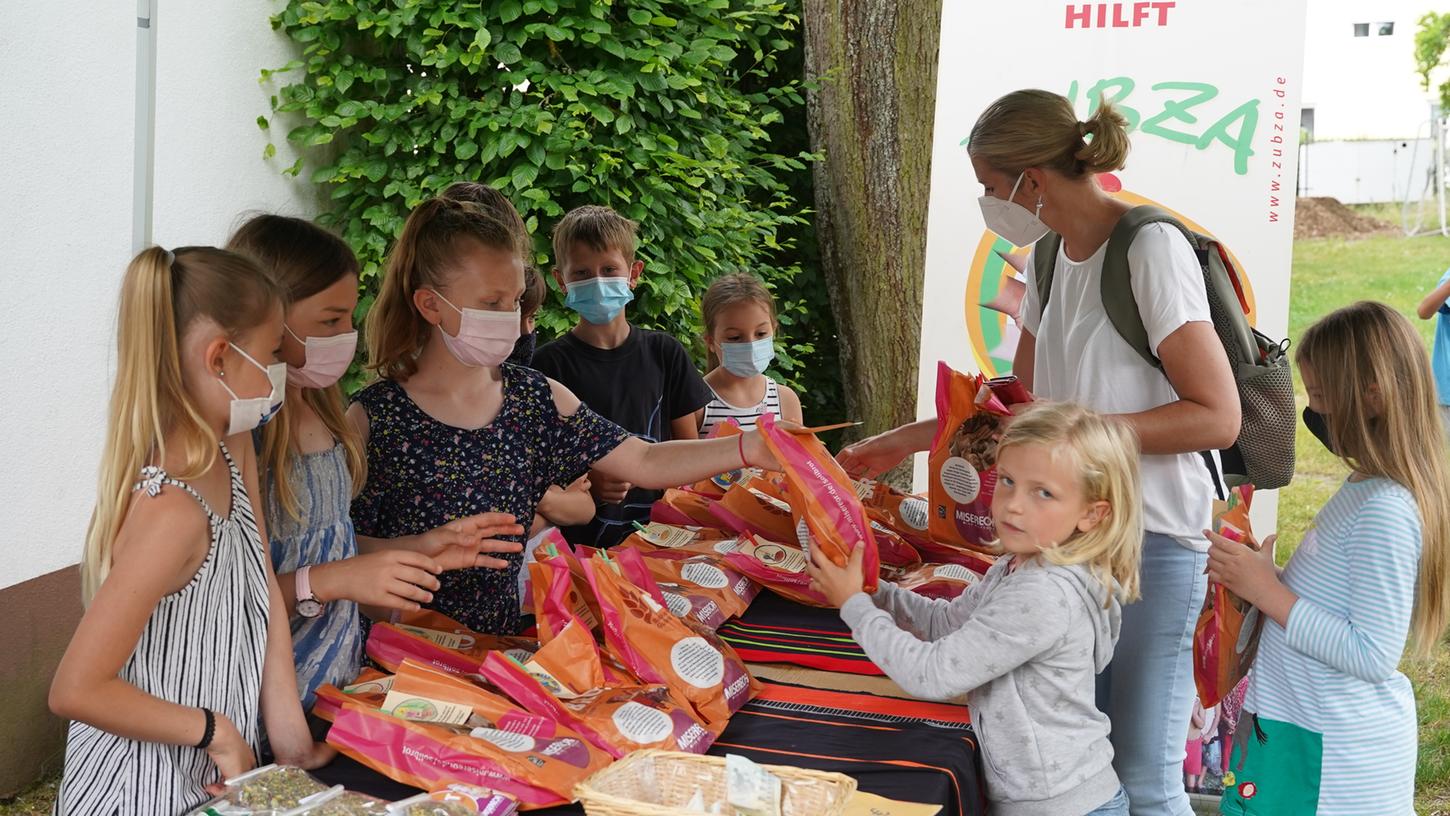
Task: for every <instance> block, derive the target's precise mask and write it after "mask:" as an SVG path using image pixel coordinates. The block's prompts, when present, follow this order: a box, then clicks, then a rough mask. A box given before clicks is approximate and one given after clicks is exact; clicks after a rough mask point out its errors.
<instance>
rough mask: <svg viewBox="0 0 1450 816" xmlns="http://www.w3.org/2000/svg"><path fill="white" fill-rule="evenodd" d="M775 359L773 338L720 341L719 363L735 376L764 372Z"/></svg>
mask: <svg viewBox="0 0 1450 816" xmlns="http://www.w3.org/2000/svg"><path fill="white" fill-rule="evenodd" d="M774 359H775V338H774V337H762V338H760V339H759V340H756V341H755V342H753V343H721V344H720V364H721V365H723V366H725V370H726V371H728V372H730V373H731V374H734V375H735V376H737V377H741V378H746V377H754V376H755V375H757V374H764V373H765V369H767V368H769V367H770V362H771V361H772V360H774Z"/></svg>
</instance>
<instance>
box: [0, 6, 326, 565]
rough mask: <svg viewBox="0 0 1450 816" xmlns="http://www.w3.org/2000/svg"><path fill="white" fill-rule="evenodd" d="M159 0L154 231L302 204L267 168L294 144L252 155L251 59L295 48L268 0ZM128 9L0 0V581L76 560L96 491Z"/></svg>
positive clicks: (223, 226)
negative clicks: (0, 303)
mask: <svg viewBox="0 0 1450 816" xmlns="http://www.w3.org/2000/svg"><path fill="white" fill-rule="evenodd" d="M157 5H158V9H157V12H156V32H157V42H158V54H157V66H156V70H157V76H158V83H157V93H156V107H157V116H156V119H157V137H156V180H155V207H154V225H155V233H154V235H155V240H156V241H157V242H158V243H161V244H162V245H178V244H194V243H219V242H221V241H223V240H225V238H226V234H227V231H228V229H229V228H230V227H231V226H232V225H233V224H234V223H235V222H236V220H237V216H238V214H239V213H241V212H242V211H244V210H248V209H271V210H276V211H281V212H287V213H291V214H299V215H303V214H310V213H311V212H312V211H313V209H314V206H313V204H314V202H313V199H312V198H311V192H310V190H309V189H307V187H306V185H305V183H304V184H303V185H302V186H300V187H299V186H298V185H297V184H296V183H295V182H292V181H291V180H290V179H286V178H284V177H282V176H281V175H280V174H279V173H278V170H279V169H280V168H281V167H286V166H288V165H290V164H291V162H292V158H293V156H292V154H291V151H290V150H289V149H288V148H287V147H286V146H285V145H279V153H278V156H277V158H276V159H274V160H273V161H272V162H271V163H270V165H269V163H264V162H263V161H262V158H261V156H262V148H263V146H264V145H265V143H266V138H265V136H264V135H263V134H262V132H261V131H260V130H259V129H258V128H257V125H256V118H257V116H258V115H259V114H264V113H266V112H267V97H268V96H269V95H270V90H268V89H264V88H262V87H261V86H259V85H258V84H257V76H258V69H260V68H262V67H266V66H279V65H281V64H283V63H285V62H287V60H289V59H290V58H291V54H290V52H289V49H288V46H287V43H286V41H285V39H284V38H282V37H281V36H280V35H278V34H276V33H275V32H273V31H272V29H271V26H270V25H269V24H268V15H269V14H271V13H273V11H274V10H275V9H276V7H277V4H276V3H274V2H271V0H229V2H225V3H196V2H186V0H157ZM135 11H136V7H135V4H134V3H130V2H115V0H55V2H52V3H47V4H44V6H43V8H42V7H41V6H35V5H33V4H32V5H24V4H16V3H6V4H0V70H3V76H4V77H5V81H4V82H0V110H3V111H4V112H5V114H4V118H3V125H4V126H3V127H0V178H4V180H5V188H6V189H5V195H4V196H0V286H3V289H0V292H3V297H4V298H5V300H6V307H7V308H6V316H5V319H4V320H0V587H6V586H10V585H13V584H17V583H20V582H22V581H26V580H29V579H30V578H34V577H36V576H39V575H43V574H46V573H48V572H52V571H54V570H56V569H60V568H62V567H65V566H67V565H69V564H73V563H75V562H76V561H77V560H78V559H79V556H80V550H81V543H82V539H83V537H84V534H85V527H86V522H87V520H88V518H89V516H90V509H91V505H92V502H93V501H94V498H95V473H96V463H97V461H98V458H99V455H100V447H101V440H102V433H103V425H104V422H105V406H106V400H107V398H108V396H109V392H110V386H111V382H110V377H111V369H112V367H113V358H114V342H115V306H116V295H117V291H118V288H117V287H118V285H119V282H120V279H121V274H122V272H123V270H124V269H125V266H126V263H127V261H128V260H129V259H130V256H131V224H132V206H131V196H132V147H133V134H134V121H133V118H134V117H133V106H134V104H135V95H134V82H135V42H136V15H135ZM285 132H286V131H285V129H284V130H282V133H283V134H285ZM304 178H305V175H304Z"/></svg>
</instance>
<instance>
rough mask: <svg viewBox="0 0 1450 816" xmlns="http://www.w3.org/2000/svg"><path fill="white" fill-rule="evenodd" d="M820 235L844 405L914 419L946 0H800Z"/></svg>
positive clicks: (882, 418) (869, 429) (863, 416)
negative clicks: (811, 84) (818, 156)
mask: <svg viewBox="0 0 1450 816" xmlns="http://www.w3.org/2000/svg"><path fill="white" fill-rule="evenodd" d="M802 16H803V19H804V25H805V59H806V76H807V77H808V78H809V79H811V80H814V81H815V82H817V83H819V87H818V88H817V89H815V90H813V91H811V92H810V94H809V96H808V98H807V113H808V122H809V126H810V132H811V146H812V149H813V150H816V151H820V152H823V153H824V154H825V161H823V162H820V163H818V164H816V166H815V188H816V234H817V236H818V240H819V242H820V249H821V268H822V270H823V271H824V273H825V276H826V281H827V285H828V288H829V291H830V296H831V307H832V310H833V311H834V312H835V315H836V324H837V327H838V329H839V335H840V354H841V369H842V373H843V375H844V377H845V389H844V390H845V395H846V408H847V410H848V411H849V415H850V417H851V418H852V419H856V420H861V421H863V422H864V423H865V425H864V426H863V427H862V428H861V429H860V431H862V432H864V433H865V434H874V433H879V432H881V431H883V430H887V429H889V428H894V427H896V426H897V425H900V424H903V423H905V422H910V421H912V420H914V419H915V418H916V380H917V367H918V363H919V359H920V351H921V308H922V279H923V277H924V276H925V271H926V212H927V201H928V198H929V197H930V193H931V148H932V144H931V135H932V122H933V119H934V116H935V100H936V71H937V44H938V42H939V40H940V28H941V26H940V23H941V0H894V2H885V1H884V0H805V2H804V14H803V15H802Z"/></svg>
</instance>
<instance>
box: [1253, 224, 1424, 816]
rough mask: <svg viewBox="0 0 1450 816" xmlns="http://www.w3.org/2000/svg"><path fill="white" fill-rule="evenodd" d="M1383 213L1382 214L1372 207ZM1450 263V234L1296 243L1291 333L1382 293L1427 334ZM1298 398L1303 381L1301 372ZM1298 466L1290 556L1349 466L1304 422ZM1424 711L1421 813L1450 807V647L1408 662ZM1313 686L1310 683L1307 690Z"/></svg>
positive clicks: (1290, 495) (1289, 522)
mask: <svg viewBox="0 0 1450 816" xmlns="http://www.w3.org/2000/svg"><path fill="white" fill-rule="evenodd" d="M1374 214H1375V215H1380V213H1374ZM1447 266H1450V239H1445V238H1440V237H1438V236H1437V237H1430V238H1414V239H1404V238H1399V237H1396V236H1391V237H1375V238H1366V239H1363V240H1359V241H1343V240H1337V239H1321V240H1313V241H1298V242H1296V243H1295V245H1294V278H1293V281H1294V282H1293V289H1292V291H1291V298H1290V301H1291V303H1292V305H1291V307H1290V309H1289V336H1290V338H1291V339H1298V337H1299V335H1300V334H1302V333H1303V331H1304V329H1305V328H1307V327H1308V326H1309V325H1310V324H1311V323H1313V322H1314V320H1315V319H1317V318H1318V317H1321V316H1322V315H1324V314H1326V313H1328V312H1330V311H1333V310H1334V309H1336V308H1338V307H1340V306H1343V305H1346V304H1349V303H1351V302H1353V301H1356V300H1366V299H1368V300H1380V301H1383V302H1385V303H1388V304H1390V305H1391V306H1394V307H1395V308H1397V309H1400V310H1401V311H1403V312H1404V313H1405V314H1406V315H1407V316H1409V317H1410V318H1411V320H1413V321H1414V322H1415V324H1416V325H1417V327H1418V328H1419V329H1420V331H1421V334H1423V335H1424V337H1425V339H1426V342H1427V343H1428V342H1429V339H1430V337H1431V336H1432V330H1433V328H1434V325H1433V323H1432V322H1431V321H1421V320H1419V319H1418V318H1417V317H1416V316H1415V307H1416V306H1417V305H1418V304H1419V302H1420V299H1421V298H1422V297H1424V295H1425V293H1426V292H1427V291H1429V290H1430V289H1431V288H1433V287H1434V285H1435V284H1436V283H1437V282H1438V281H1439V280H1440V275H1441V274H1443V273H1444V271H1445V268H1446V267H1447ZM1295 385H1296V389H1297V391H1298V393H1299V399H1300V404H1301V406H1302V404H1303V400H1304V390H1303V386H1302V385H1301V384H1299V380H1298V376H1297V372H1296V376H1295ZM1298 460H1299V465H1298V469H1297V472H1296V474H1295V478H1294V483H1293V484H1291V485H1290V486H1289V487H1287V488H1285V489H1284V491H1283V495H1282V496H1281V498H1280V503H1279V536H1280V537H1279V542H1280V546H1279V556H1280V559H1281V560H1282V559H1284V558H1287V557H1288V555H1289V553H1291V552H1293V549H1294V547H1296V546H1298V544H1299V541H1300V540H1301V539H1302V538H1303V537H1304V532H1305V530H1307V529H1308V528H1309V525H1310V524H1311V523H1312V522H1313V518H1314V513H1315V512H1317V511H1318V509H1319V508H1320V507H1321V506H1322V505H1323V504H1324V502H1325V501H1326V500H1327V499H1328V498H1329V496H1330V495H1331V494H1332V493H1333V492H1334V490H1335V489H1336V487H1337V486H1338V485H1339V482H1340V481H1341V480H1342V479H1343V478H1344V476H1345V472H1346V471H1345V468H1344V466H1343V465H1342V464H1340V462H1339V460H1338V459H1335V458H1334V457H1333V456H1331V455H1330V454H1329V452H1328V451H1326V450H1325V449H1324V447H1323V446H1322V445H1320V444H1319V441H1318V440H1316V439H1315V438H1314V437H1313V436H1310V435H1309V432H1308V431H1306V430H1305V429H1304V427H1303V425H1302V423H1301V425H1300V426H1299V438H1298ZM1403 669H1404V671H1405V673H1406V674H1407V675H1409V677H1410V679H1411V681H1412V682H1413V683H1414V685H1415V697H1416V699H1417V700H1418V703H1419V711H1420V766H1419V771H1418V777H1417V784H1418V788H1419V795H1418V797H1417V798H1418V802H1417V807H1418V810H1419V812H1420V813H1421V814H1426V815H1427V816H1428V814H1450V654H1447V652H1446V651H1444V650H1442V651H1441V652H1439V653H1437V654H1436V656H1435V658H1434V659H1433V660H1430V661H1427V662H1415V661H1408V660H1407V661H1406V662H1405V664H1404V665H1403ZM1306 693H1308V690H1306Z"/></svg>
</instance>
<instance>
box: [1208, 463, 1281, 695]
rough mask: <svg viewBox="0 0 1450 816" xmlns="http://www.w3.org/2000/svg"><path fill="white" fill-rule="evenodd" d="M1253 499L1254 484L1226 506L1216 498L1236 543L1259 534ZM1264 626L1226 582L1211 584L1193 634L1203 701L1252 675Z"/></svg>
mask: <svg viewBox="0 0 1450 816" xmlns="http://www.w3.org/2000/svg"><path fill="white" fill-rule="evenodd" d="M1253 499H1254V487H1253V485H1241V486H1238V487H1235V488H1233V490H1232V491H1231V492H1230V494H1229V498H1228V502H1227V503H1226V504H1224V503H1219V502H1215V505H1216V507H1215V512H1214V521H1213V526H1214V529H1215V531H1216V532H1218V534H1219V535H1221V536H1223V537H1224V538H1227V539H1229V540H1231V541H1239V542H1247V541H1249V539H1251V538H1252V537H1253V530H1252V528H1251V527H1250V526H1249V508H1250V506H1251V505H1252V504H1253ZM1263 625H1264V616H1263V614H1262V613H1260V612H1259V611H1258V610H1256V609H1254V607H1253V606H1252V605H1250V604H1249V603H1248V602H1247V601H1245V600H1244V599H1243V598H1240V597H1239V596H1237V595H1235V594H1233V593H1232V592H1229V591H1228V588H1227V587H1225V586H1223V585H1222V584H1218V583H1210V584H1209V585H1208V597H1207V599H1205V601H1204V604H1203V611H1202V612H1200V613H1199V616H1198V623H1197V625H1196V626H1195V627H1194V632H1193V679H1194V683H1195V685H1197V687H1198V699H1199V702H1201V703H1202V704H1203V705H1205V706H1213V705H1216V704H1217V703H1218V702H1219V701H1220V700H1222V699H1223V698H1224V697H1226V696H1228V694H1229V693H1231V692H1232V691H1233V690H1234V688H1236V687H1237V686H1238V684H1239V681H1240V680H1242V679H1243V678H1244V677H1245V676H1246V675H1247V674H1248V672H1249V668H1250V667H1251V666H1252V665H1253V662H1254V657H1255V656H1256V655H1257V654H1258V651H1259V635H1260V632H1261V630H1262V629H1263Z"/></svg>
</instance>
